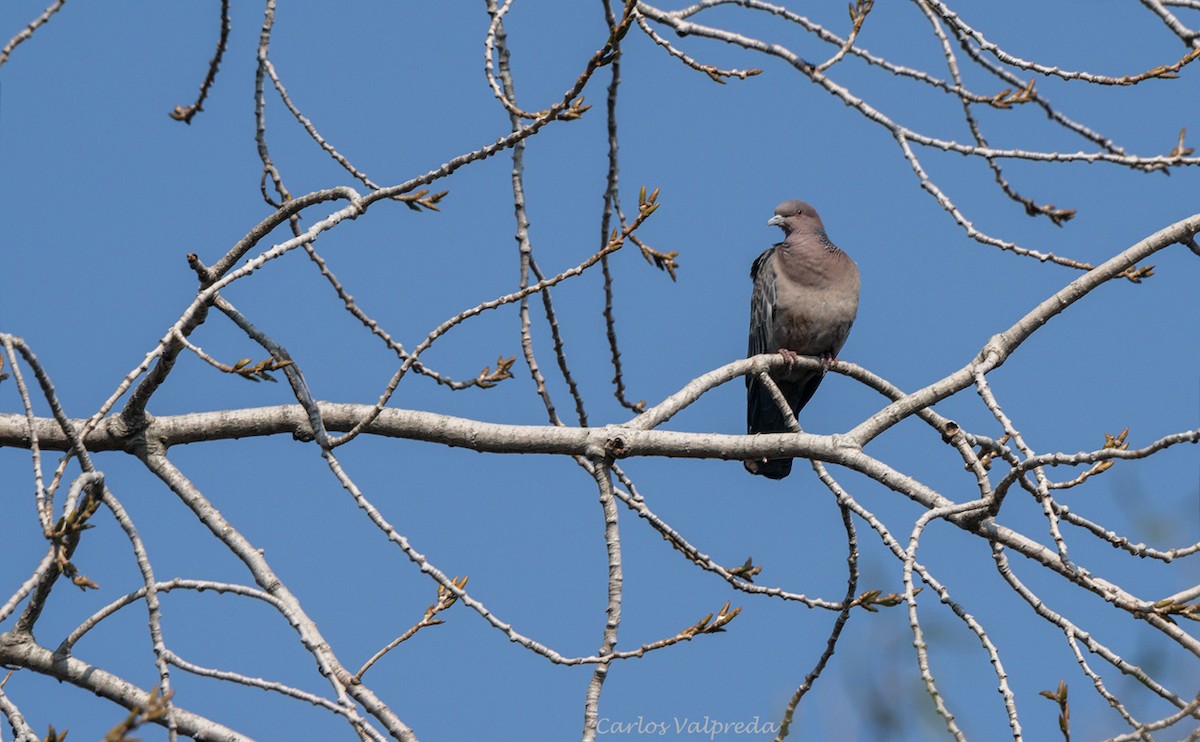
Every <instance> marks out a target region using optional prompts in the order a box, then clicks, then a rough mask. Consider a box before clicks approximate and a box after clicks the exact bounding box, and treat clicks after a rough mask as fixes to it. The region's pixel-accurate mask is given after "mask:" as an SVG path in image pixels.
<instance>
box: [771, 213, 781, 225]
mask: <svg viewBox="0 0 1200 742" xmlns="http://www.w3.org/2000/svg"><path fill="white" fill-rule="evenodd" d="M780 224H783V217H782V216H780V215H778V214H776V215H775V216H773V217H771V218H770V219H768V220H767V226H768V227H778V226H779V225H780Z"/></svg>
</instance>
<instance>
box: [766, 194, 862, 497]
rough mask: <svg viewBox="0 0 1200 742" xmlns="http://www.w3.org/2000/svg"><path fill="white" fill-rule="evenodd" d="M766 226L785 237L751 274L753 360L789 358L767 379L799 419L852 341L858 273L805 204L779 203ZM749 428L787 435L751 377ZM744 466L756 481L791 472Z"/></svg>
mask: <svg viewBox="0 0 1200 742" xmlns="http://www.w3.org/2000/svg"><path fill="white" fill-rule="evenodd" d="M767 225H768V226H777V227H780V228H781V229H783V235H784V236H783V241H782V242H779V243H777V244H776V245H774V246H772V247H771V248H769V249H767V250H766V251H765V252H763V254H762V255H759V256H758V258H757V259H756V260H755V261H754V265H753V266H752V267H751V268H750V278H751V279H752V280H753V281H754V291H753V293H752V294H751V296H750V350H749V355H751V356H755V355H759V354H760V353H779V354H780V355H782V356H783V357H784V360H785V361H786V362H787V363H786V366H785V367H784V368H782V369H780V370H776V371H772V372H771V373H770V376H771V379H772V380H774V382H775V384H776V385H777V386H778V387H779V390H780V391H781V392H783V397H784V399H785V400H786V401H787V405H788V407H790V408H791V411H792V414H793V415H795V414H797V413H799V412H800V410H801V409H803V408H804V405H805V404H807V403H808V400H809V399H811V398H812V395H813V393H814V392H816V391H817V387H818V386H820V384H821V379H822V378H824V376H825V372H826V371H828V370H829V369H830V368H832V367H833V366H834V365H835V364H837V354H838V351H839V350H841V349H842V345H844V344H845V342H846V337H847V336H848V335H849V334H850V326H851V325H852V324H854V317H855V314H857V312H858V266H857V265H855V264H854V261H853V260H851V259H850V256H849V255H847V254H846V253H844V252H842V251H841V250H839V249H838V247H837V245H834V244H833V243H832V242H830V240H829V236H828V235H826V234H825V225H824V224H822V223H821V217H820V216H818V215H817V212H816V210H815V209H813V207H811V206H809V205H808V204H806V203H805V202H803V201H784V202H783V203H781V204H779V206H777V207H775V216H773V217H771V218H770V219H769V220H768V221H767ZM797 356H817V357H818V358H820V359H821V368H820V369H808V368H801V367H800V366H798V365H797V363H796V357H797ZM746 429H747V432H749V433H751V434H753V433H786V432H789V431H788V426H787V422H786V418H785V415H784V413H783V412H782V411H781V410H780V408H779V405H778V404H776V402H775V399H774V397H773V396H772V395H771V392H770V390H769V389H768V388H767V386H766V385H765V384H763V382H762V380H761V379H759V378H758V376H757V375H755V374H754V373H750V374H747V375H746ZM743 463H744V464H745V466H746V470H747V471H749V472H750V473H751V474H759V475H762V476H764V477H767V478H769V479H783V478H784V477H786V476H787V475H788V474H790V473H791V471H792V460H791V459H765V458H763V459H750V460H747V461H745V462H743Z"/></svg>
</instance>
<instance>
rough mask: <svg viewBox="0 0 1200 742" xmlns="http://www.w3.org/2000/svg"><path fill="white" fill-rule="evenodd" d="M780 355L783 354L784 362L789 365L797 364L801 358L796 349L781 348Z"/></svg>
mask: <svg viewBox="0 0 1200 742" xmlns="http://www.w3.org/2000/svg"><path fill="white" fill-rule="evenodd" d="M779 355H781V356H783V362H784V363H786V364H787V365H788V366H795V365H796V363H797V362H798V361H799V360H800V356H799V355H797V354H796V352H795V351H794V350H788V349H787V348H780V349H779Z"/></svg>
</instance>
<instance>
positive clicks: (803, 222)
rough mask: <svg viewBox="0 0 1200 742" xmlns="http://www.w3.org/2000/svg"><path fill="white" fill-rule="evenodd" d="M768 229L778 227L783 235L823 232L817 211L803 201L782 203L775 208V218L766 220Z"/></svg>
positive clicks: (823, 227) (822, 225)
mask: <svg viewBox="0 0 1200 742" xmlns="http://www.w3.org/2000/svg"><path fill="white" fill-rule="evenodd" d="M767 226H768V227H779V228H780V229H782V230H783V233H784V234H785V235H787V234H792V233H793V232H800V233H804V232H824V231H825V225H824V224H822V223H821V217H820V216H818V215H817V210H816V209H814V208H813V207H812V206H809V205H808V204H807V203H805V202H803V201H795V200H792V201H784V202H783V203H781V204H779V205H778V206H776V207H775V216H773V217H771V218H770V219H768V220H767Z"/></svg>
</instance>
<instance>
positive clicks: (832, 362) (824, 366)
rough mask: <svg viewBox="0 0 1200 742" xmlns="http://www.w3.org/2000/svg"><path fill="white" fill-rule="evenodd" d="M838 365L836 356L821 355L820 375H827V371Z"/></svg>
mask: <svg viewBox="0 0 1200 742" xmlns="http://www.w3.org/2000/svg"><path fill="white" fill-rule="evenodd" d="M837 365H838V359H837V356H836V355H835V354H833V353H822V354H821V373H828V372H829V369H831V368H836V367H837Z"/></svg>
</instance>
